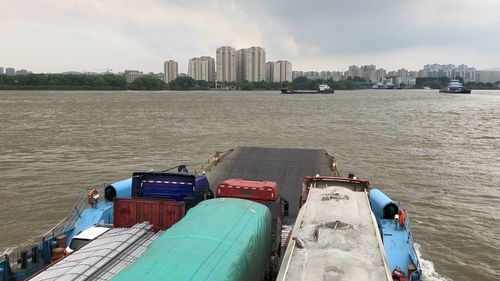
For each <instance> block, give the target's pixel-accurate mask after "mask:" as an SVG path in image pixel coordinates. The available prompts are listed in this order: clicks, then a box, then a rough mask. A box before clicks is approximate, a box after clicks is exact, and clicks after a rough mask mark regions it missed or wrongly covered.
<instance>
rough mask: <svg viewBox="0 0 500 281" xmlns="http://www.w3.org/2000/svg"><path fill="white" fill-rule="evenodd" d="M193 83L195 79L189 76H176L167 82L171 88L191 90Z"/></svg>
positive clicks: (194, 83) (193, 86)
mask: <svg viewBox="0 0 500 281" xmlns="http://www.w3.org/2000/svg"><path fill="white" fill-rule="evenodd" d="M195 85H196V81H195V80H194V79H193V78H191V77H189V76H178V77H177V78H176V79H175V80H173V81H171V82H170V83H169V84H168V86H169V88H170V89H172V90H192V89H194V88H195Z"/></svg>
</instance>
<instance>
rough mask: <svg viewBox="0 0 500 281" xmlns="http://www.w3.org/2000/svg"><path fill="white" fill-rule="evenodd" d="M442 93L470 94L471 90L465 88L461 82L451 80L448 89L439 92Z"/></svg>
mask: <svg viewBox="0 0 500 281" xmlns="http://www.w3.org/2000/svg"><path fill="white" fill-rule="evenodd" d="M439 92H440V93H450V94H470V92H471V90H470V89H467V88H465V87H464V84H462V82H460V81H459V80H451V81H450V83H448V87H446V88H445V89H441V90H439Z"/></svg>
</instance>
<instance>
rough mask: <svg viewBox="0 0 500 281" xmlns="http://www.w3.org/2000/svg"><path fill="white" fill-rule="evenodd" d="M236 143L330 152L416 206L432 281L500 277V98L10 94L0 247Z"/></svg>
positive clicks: (1, 162)
mask: <svg viewBox="0 0 500 281" xmlns="http://www.w3.org/2000/svg"><path fill="white" fill-rule="evenodd" d="M237 146H268V147H289V148H322V149H326V150H328V152H330V154H333V155H334V156H336V158H337V160H338V165H339V168H340V170H341V172H342V173H343V174H346V173H348V172H354V173H355V174H356V175H357V176H358V177H362V178H368V179H370V181H371V183H372V186H376V187H379V188H381V189H382V190H383V191H384V192H386V193H387V194H388V195H389V196H390V197H392V198H393V199H395V200H400V201H403V202H404V203H405V204H406V206H407V207H408V209H409V215H410V219H411V222H412V231H413V236H414V241H415V242H416V244H417V247H418V248H419V250H420V255H421V262H422V265H423V267H424V271H425V273H426V275H427V280H498V278H499V276H500V207H499V206H500V92H495V91H473V93H472V95H449V94H440V93H438V92H437V91H423V90H422V91H411V90H404V91H399V90H388V91H377V90H364V91H337V92H336V93H335V94H334V95H281V94H278V93H276V92H257V91H254V92H64V91H57V92H51V91H44V92H35V91H19V92H18V91H3V92H0V183H1V184H0V214H1V215H0V251H1V249H4V248H6V247H11V246H15V245H17V244H19V243H21V242H23V241H25V240H27V239H29V238H31V237H34V236H37V235H41V234H43V233H44V231H46V230H48V229H49V228H50V227H51V226H53V225H54V224H56V223H57V222H58V221H59V220H61V219H62V218H63V217H65V216H66V215H67V214H68V212H69V210H70V209H71V208H72V206H73V204H74V202H75V200H76V198H77V197H78V196H79V195H80V194H81V192H82V190H83V189H85V188H87V187H89V186H92V185H96V184H100V183H103V182H114V181H117V180H120V179H124V178H127V177H130V175H131V173H132V171H135V170H149V169H156V170H159V169H165V168H168V167H171V166H175V165H177V164H180V163H187V164H197V163H200V162H201V161H203V160H204V159H206V158H207V157H208V156H209V155H210V154H211V153H212V152H214V151H217V150H219V151H221V150H227V149H230V148H234V147H237Z"/></svg>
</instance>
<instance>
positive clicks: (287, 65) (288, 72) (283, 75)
mask: <svg viewBox="0 0 500 281" xmlns="http://www.w3.org/2000/svg"><path fill="white" fill-rule="evenodd" d="M277 63H278V64H279V65H280V82H285V81H288V82H292V63H291V62H289V61H286V60H279V61H277Z"/></svg>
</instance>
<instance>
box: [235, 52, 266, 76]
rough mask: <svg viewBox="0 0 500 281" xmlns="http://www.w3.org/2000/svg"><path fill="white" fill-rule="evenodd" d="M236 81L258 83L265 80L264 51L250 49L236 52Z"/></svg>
mask: <svg viewBox="0 0 500 281" xmlns="http://www.w3.org/2000/svg"><path fill="white" fill-rule="evenodd" d="M236 68H237V70H236V80H237V81H243V80H247V81H250V82H259V81H262V80H265V79H266V51H265V50H264V48H261V47H250V48H247V49H241V50H238V51H236Z"/></svg>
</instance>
